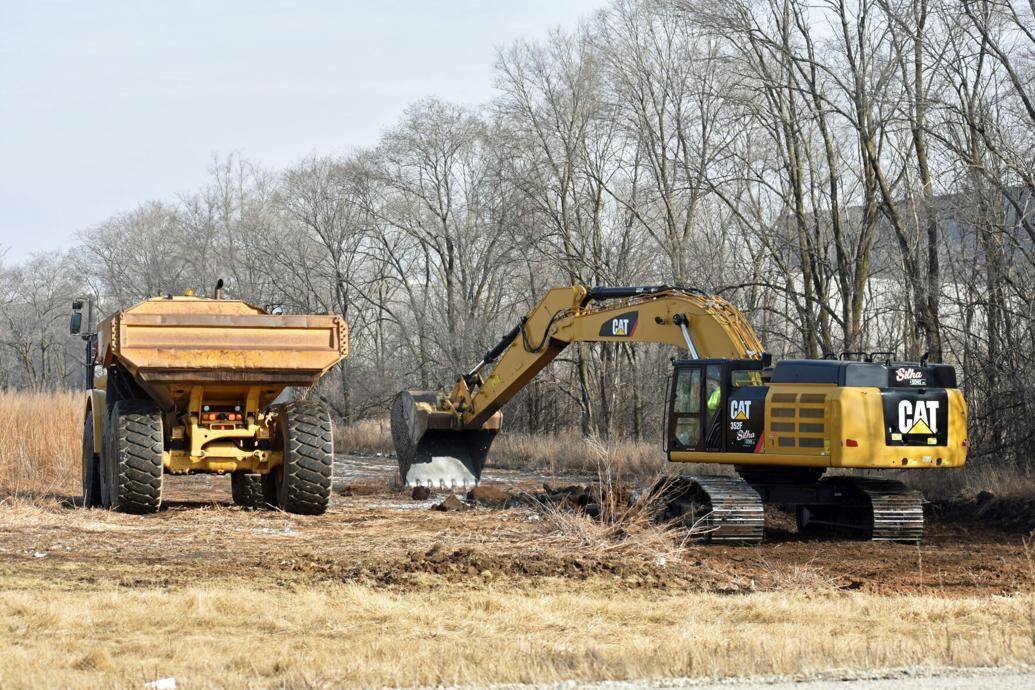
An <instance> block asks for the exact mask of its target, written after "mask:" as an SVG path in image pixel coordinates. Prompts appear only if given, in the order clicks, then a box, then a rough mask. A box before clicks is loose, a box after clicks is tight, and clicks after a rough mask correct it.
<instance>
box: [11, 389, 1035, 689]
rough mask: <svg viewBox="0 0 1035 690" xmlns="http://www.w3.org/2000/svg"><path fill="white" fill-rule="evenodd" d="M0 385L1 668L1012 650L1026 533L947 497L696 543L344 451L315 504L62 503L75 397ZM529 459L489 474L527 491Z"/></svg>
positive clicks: (828, 661)
mask: <svg viewBox="0 0 1035 690" xmlns="http://www.w3.org/2000/svg"><path fill="white" fill-rule="evenodd" d="M0 405H2V407H3V409H2V410H0V413H2V414H3V416H0V418H2V419H5V420H9V421H10V423H9V424H6V425H5V426H4V427H0V436H2V438H3V439H4V441H5V443H4V445H2V446H0V463H2V464H0V487H2V493H0V620H2V621H3V622H4V623H3V625H0V687H4V688H8V687H44V686H76V687H141V686H142V684H143V683H145V682H147V681H150V680H154V679H156V678H162V677H175V678H176V679H177V683H178V687H181V688H197V687H314V686H317V687H321V686H325V685H331V686H338V685H344V686H361V687H369V686H380V685H429V684H453V683H471V684H485V683H497V682H498V683H507V682H526V683H540V682H545V681H551V680H564V679H579V680H591V679H629V678H633V679H635V678H648V677H671V676H689V677H701V676H716V677H726V676H745V675H754V674H770V673H795V674H809V673H812V672H817V671H823V670H826V669H832V668H834V669H872V668H886V667H902V666H920V667H935V666H1009V665H1018V664H1025V663H1027V664H1030V663H1033V662H1035V594H1033V592H1035V560H1033V559H1035V550H1033V549H1032V548H1031V547H1029V546H1028V545H1027V542H1026V541H1025V536H1026V535H1025V533H1023V532H1018V531H1016V529H1014V528H1013V527H1011V526H1009V525H1007V526H1006V527H1003V526H1001V524H1004V523H1001V522H999V521H997V522H995V523H994V524H991V523H989V524H983V523H982V522H981V521H980V518H979V517H975V515H976V514H977V512H980V511H977V512H975V511H971V513H966V511H965V510H964V509H965V508H966V506H967V505H969V504H959V505H956V504H954V505H953V506H948V507H945V509H943V510H938V511H935V512H934V513H933V514H932V522H931V525H930V528H929V529H928V533H927V537H926V540H925V542H924V543H923V544H922V545H921V546H920V547H916V546H910V545H903V544H871V543H861V542H853V541H846V540H826V541H815V540H811V541H806V540H801V539H799V538H798V537H797V535H796V534H795V532H794V528H793V521H792V520H791V519H790V518H789V517H788V516H786V515H783V514H780V513H775V512H774V513H773V514H772V515H771V516H770V517H771V518H772V520H771V523H772V529H770V530H769V531H768V533H767V542H766V543H765V544H763V545H761V546H756V547H745V546H709V545H695V544H685V543H682V540H681V538H680V535H679V534H678V533H675V532H672V531H667V530H664V529H661V528H659V527H657V526H654V525H651V524H647V523H644V522H642V521H632V520H630V521H626V522H625V523H622V524H619V525H618V526H617V528H615V526H607V525H601V524H600V523H597V522H594V521H591V520H589V519H586V518H584V517H580V516H576V515H571V514H568V513H558V512H555V511H552V510H548V509H542V508H538V509H536V508H530V507H525V508H513V509H488V508H476V509H474V510H470V511H466V512H438V511H432V510H429V507H430V506H431V505H432V504H433V503H434V502H435V500H432V501H425V502H417V501H413V500H412V499H411V498H410V497H409V495H408V494H407V493H405V492H398V491H393V490H392V489H391V488H390V484H391V475H392V464H391V463H392V461H391V460H385V459H378V458H370V457H366V458H356V457H353V458H344V459H343V465H342V467H341V468H340V469H341V472H340V474H339V478H338V479H337V480H336V487H337V489H338V493H337V494H336V495H335V497H334V500H333V503H332V509H331V510H330V511H329V512H328V514H326V515H324V516H321V517H315V518H307V517H299V516H292V515H287V514H283V513H280V512H276V511H257V512H252V511H242V510H240V509H238V508H236V507H234V506H233V505H232V504H231V502H230V496H229V480H228V479H226V478H221V477H207V476H206V477H191V478H170V479H169V481H168V482H167V487H166V488H167V491H166V496H167V501H166V507H165V509H163V510H162V511H160V512H159V513H158V514H155V515H151V516H130V515H121V514H113V513H108V512H106V511H100V510H90V511H85V510H82V509H78V508H76V507H74V497H75V494H76V493H77V491H76V490H75V488H74V487H76V485H77V482H78V456H79V437H78V434H79V420H78V419H77V412H76V410H77V409H78V408H77V406H78V399H77V398H75V397H74V396H68V397H64V396H60V397H57V398H53V397H39V398H35V399H33V398H28V397H24V396H15V395H4V396H0ZM43 414H51V415H53V418H54V419H59V420H64V421H63V422H62V423H63V424H64V429H63V430H61V433H58V432H57V431H56V430H53V427H51V429H52V432H51V433H50V434H38V433H35V432H33V431H30V429H32V428H34V427H33V426H32V423H33V421H34V420H38V419H40V416H41V415H43ZM345 433H348V432H347V431H346V432H345ZM64 436H72V437H73V438H74V443H73V442H68V441H67V439H65V438H64ZM598 450H599V449H598ZM601 452H602V453H603V454H604V455H605V456H606V455H607V454H608V453H611V452H614V450H613V449H611V450H606V449H605V450H604V451H601ZM540 469H542V468H541V467H540ZM542 479H543V478H542V476H540V475H537V474H535V473H532V472H529V471H527V470H513V469H511V470H507V469H493V470H492V471H490V473H489V480H490V483H493V482H496V483H505V484H506V485H508V486H511V487H513V486H517V487H523V488H527V489H533V488H535V486H536V485H537V483H540V482H541V481H542ZM437 498H438V499H440V498H441V496H439V497H437ZM1006 505H1009V504H1007V503H1003V504H1001V505H1000V506H999V507H1000V508H1003V507H1004V506H1006ZM949 508H952V509H951V510H950V509H949ZM986 509H987V506H985V507H984V508H981V510H986Z"/></svg>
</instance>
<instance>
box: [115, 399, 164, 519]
mask: <svg viewBox="0 0 1035 690" xmlns="http://www.w3.org/2000/svg"><path fill="white" fill-rule="evenodd" d="M108 422H109V423H108V440H109V441H111V443H110V449H109V450H108V453H107V456H108V465H109V467H108V472H109V474H108V477H109V481H110V482H111V484H110V489H109V495H110V499H111V504H110V507H111V509H112V510H118V511H120V512H123V513H153V512H155V511H157V510H158V508H159V506H161V504H162V470H163V465H162V450H163V437H162V412H161V410H160V409H159V408H158V406H157V405H155V404H154V403H153V402H151V401H150V400H120V401H119V402H117V403H115V407H114V408H113V409H112V411H111V416H110V417H109V420H108Z"/></svg>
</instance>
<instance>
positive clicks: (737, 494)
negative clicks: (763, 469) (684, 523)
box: [686, 475, 765, 544]
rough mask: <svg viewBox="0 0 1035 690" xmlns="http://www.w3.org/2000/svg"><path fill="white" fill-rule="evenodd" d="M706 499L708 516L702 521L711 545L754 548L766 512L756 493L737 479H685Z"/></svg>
mask: <svg viewBox="0 0 1035 690" xmlns="http://www.w3.org/2000/svg"><path fill="white" fill-rule="evenodd" d="M686 479H689V480H691V481H692V482H693V483H694V484H696V485H697V488H698V490H699V491H701V492H703V493H704V494H706V495H707V496H708V500H709V503H710V504H711V514H710V515H709V516H708V517H707V518H706V519H705V521H704V522H705V525H704V526H705V528H706V529H708V530H709V531H708V539H709V540H710V541H733V542H739V543H741V544H757V543H759V542H761V541H762V536H763V534H764V532H765V508H764V506H763V505H762V498H761V497H760V496H759V495H758V492H757V491H755V490H754V489H753V488H751V485H750V484H748V483H747V482H746V481H744V480H743V479H740V478H739V477H711V476H700V475H698V476H691V477H686Z"/></svg>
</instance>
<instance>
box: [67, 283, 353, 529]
mask: <svg viewBox="0 0 1035 690" xmlns="http://www.w3.org/2000/svg"><path fill="white" fill-rule="evenodd" d="M82 308H83V301H81V300H77V301H76V302H75V303H74V304H73V316H72V323H71V330H72V332H73V333H76V332H79V331H80V330H81V329H82V325H83V324H82ZM90 312H92V308H91V309H90ZM88 323H89V319H88ZM90 330H91V331H92V329H90ZM83 339H84V340H85V341H86V351H87V381H88V383H87V387H88V389H89V394H88V396H87V400H86V415H85V422H84V427H83V462H82V481H83V505H85V506H87V507H104V508H110V509H112V510H119V511H124V512H131V513H149V512H154V511H156V510H158V508H159V507H160V506H161V502H162V479H163V476H164V475H166V474H194V473H215V474H229V475H230V477H231V487H232V489H233V497H234V502H235V503H237V504H238V505H242V506H246V507H263V506H272V507H279V508H281V509H282V510H285V511H288V512H291V513H299V514H307V515H312V514H320V513H322V512H324V510H326V507H327V502H328V499H329V497H330V491H331V470H332V465H333V456H334V447H333V439H332V427H331V418H330V414H329V412H328V410H327V409H326V408H325V406H324V405H323V404H322V403H320V402H317V401H312V400H294V401H291V402H284V403H279V402H275V401H276V400H277V398H278V396H280V394H281V393H282V392H283V391H284V389H285V388H287V387H289V386H303V387H309V386H312V385H314V384H315V383H316V382H317V381H318V380H319V379H320V377H321V376H323V374H324V373H325V372H327V370H328V369H330V368H331V367H333V366H334V365H335V364H337V363H338V362H339V361H341V360H342V358H344V357H345V356H346V355H347V354H348V329H347V327H346V324H345V321H344V320H343V319H342V318H341V317H340V316H333V315H284V314H276V313H274V314H271V313H268V312H267V311H266V310H264V309H261V308H259V307H256V306H253V305H251V304H248V303H247V302H243V301H240V300H231V299H221V298H220V290H219V289H217V291H216V298H214V299H207V298H201V297H196V296H194V295H193V294H191V293H188V294H187V295H185V296H182V297H172V296H167V297H164V298H154V299H149V300H146V301H144V302H141V303H139V304H137V305H135V306H133V307H130V308H129V309H124V310H122V311H119V312H116V313H115V314H113V315H112V316H110V317H109V318H107V319H105V320H103V321H101V322H100V323H99V324H98V325H97V328H96V333H93V332H89V333H87V334H84V335H83ZM102 368H103V373H101V372H102ZM95 371H96V372H97V375H96V377H95V375H94V372H95Z"/></svg>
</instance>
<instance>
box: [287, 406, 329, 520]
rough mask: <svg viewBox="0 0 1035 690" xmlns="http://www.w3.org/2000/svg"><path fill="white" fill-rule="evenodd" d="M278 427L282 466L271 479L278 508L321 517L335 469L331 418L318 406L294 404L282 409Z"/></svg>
mask: <svg viewBox="0 0 1035 690" xmlns="http://www.w3.org/2000/svg"><path fill="white" fill-rule="evenodd" d="M278 426H279V432H280V434H279V436H280V442H281V448H282V450H283V453H284V463H283V465H282V466H281V467H279V468H277V469H278V470H279V471H276V472H275V473H274V475H273V476H275V477H276V481H277V484H278V486H277V504H278V505H279V506H280V508H281V509H283V510H286V511H287V512H289V513H297V514H299V515H322V514H323V512H324V511H326V510H327V503H328V501H329V500H330V497H331V469H332V467H333V465H334V439H333V437H332V427H331V415H330V414H329V413H328V412H327V408H326V407H324V406H323V405H322V404H321V403H318V402H314V401H312V400H295V401H294V402H289V403H287V404H286V405H284V406H283V407H281V409H280V415H279V420H278Z"/></svg>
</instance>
